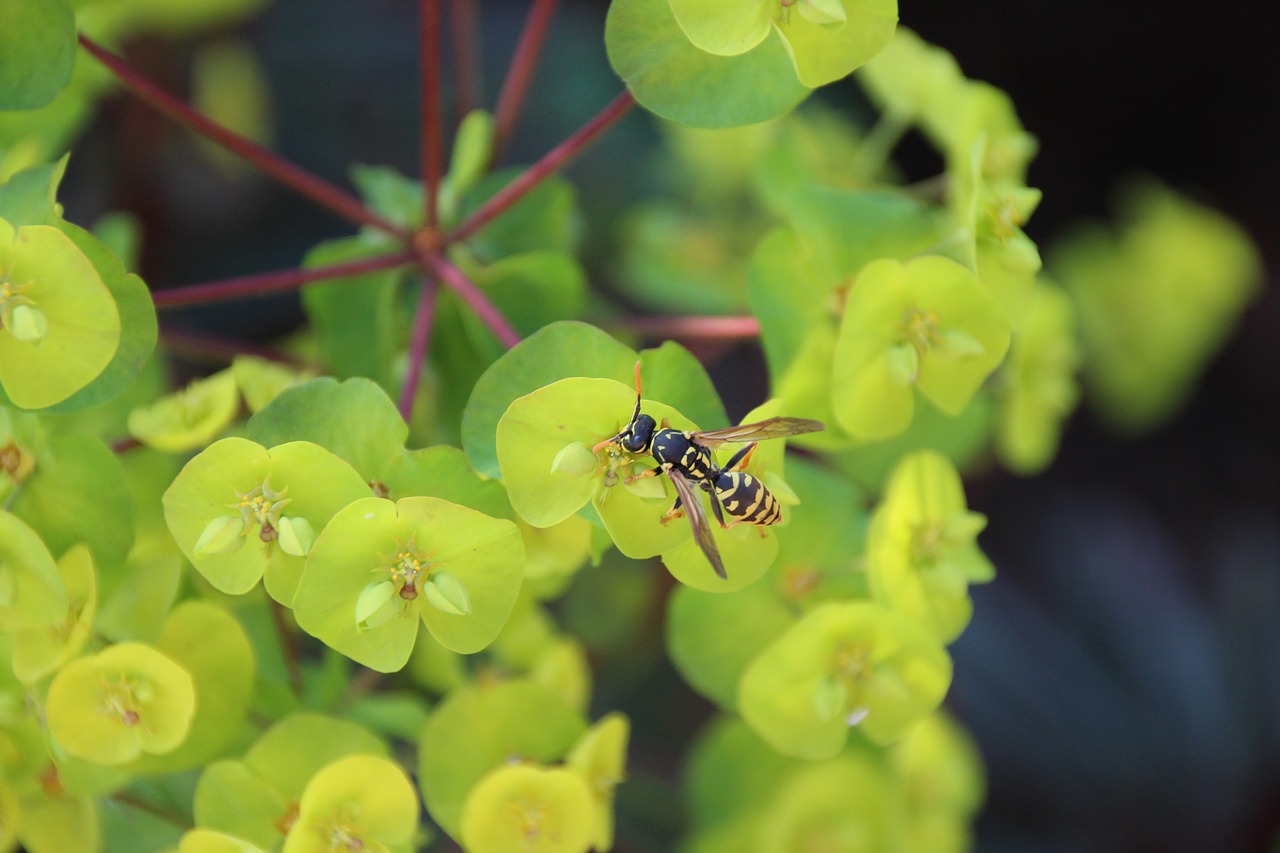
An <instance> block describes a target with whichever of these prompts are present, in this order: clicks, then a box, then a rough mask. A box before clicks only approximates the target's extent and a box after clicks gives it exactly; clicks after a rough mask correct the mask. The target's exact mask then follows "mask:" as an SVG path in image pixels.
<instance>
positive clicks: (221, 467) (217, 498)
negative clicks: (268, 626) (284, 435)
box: [164, 438, 369, 606]
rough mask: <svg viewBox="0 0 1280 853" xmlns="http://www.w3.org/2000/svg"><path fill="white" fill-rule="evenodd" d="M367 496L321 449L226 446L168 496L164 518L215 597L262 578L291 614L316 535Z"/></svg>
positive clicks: (347, 469) (194, 467)
mask: <svg viewBox="0 0 1280 853" xmlns="http://www.w3.org/2000/svg"><path fill="white" fill-rule="evenodd" d="M368 494H369V486H368V485H367V484H366V483H365V482H364V480H362V479H361V478H360V475H359V474H357V473H356V471H355V469H354V468H352V467H351V466H350V465H348V464H347V463H346V462H344V461H343V460H342V459H339V458H338V457H337V456H334V455H333V454H332V453H330V452H329V451H327V450H325V449H324V448H323V447H320V446H319V445H316V444H311V443H310V442H306V441H292V442H289V443H288V444H282V445H279V446H278V447H273V448H271V449H270V450H267V449H266V448H264V447H263V446H262V445H260V444H257V443H255V442H252V441H248V440H247V439H243V438H224V439H222V440H221V441H217V442H215V443H213V444H211V445H209V447H207V448H205V450H203V451H202V452H200V453H199V454H197V455H196V456H195V457H193V458H192V459H191V461H190V462H188V463H187V464H186V467H184V468H183V469H182V472H181V473H180V474H178V476H177V478H175V479H174V481H173V485H171V486H170V487H169V489H168V490H167V491H166V492H165V493H164V515H165V521H166V522H167V523H168V525H169V530H170V532H172V533H173V538H174V539H175V540H176V541H177V543H178V547H179V548H181V549H182V553H184V554H185V555H186V556H187V559H188V560H190V561H191V563H192V564H193V565H194V566H195V567H196V569H197V570H199V572H200V573H201V574H202V575H204V576H205V578H206V579H208V581H209V582H210V583H211V584H213V585H214V586H215V587H216V588H217V589H219V590H220V591H222V592H225V593H228V594H230V595H241V594H243V593H246V592H248V591H249V590H251V589H253V587H254V586H255V585H256V584H257V583H258V579H259V578H264V580H265V584H266V588H267V592H268V593H270V595H271V597H272V598H274V599H275V600H276V601H279V602H280V603H281V604H284V605H286V606H288V605H290V604H291V603H292V602H293V596H294V593H295V591H296V590H297V587H298V578H299V577H300V576H301V575H302V568H303V565H304V562H305V558H306V554H307V552H308V551H309V550H310V547H311V545H312V541H310V540H312V539H313V538H314V536H315V534H318V533H319V531H321V530H322V529H323V528H324V526H325V524H326V523H328V521H329V519H330V518H332V517H333V514H334V513H336V512H337V511H338V510H339V509H341V508H342V507H344V506H346V505H347V504H349V503H351V502H352V501H354V500H358V499H360V498H362V497H365V496H367V495H368Z"/></svg>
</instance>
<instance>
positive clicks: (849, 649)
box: [738, 601, 951, 759]
mask: <svg viewBox="0 0 1280 853" xmlns="http://www.w3.org/2000/svg"><path fill="white" fill-rule="evenodd" d="M950 684H951V659H950V658H949V657H948V656H947V653H946V651H945V650H944V649H943V647H942V644H941V643H939V642H938V640H936V639H935V638H934V637H933V636H932V635H930V634H929V633H928V632H927V631H926V630H924V629H923V628H921V627H920V626H919V625H917V624H916V623H914V622H912V621H911V620H910V619H908V618H907V617H905V616H903V615H901V614H899V613H895V612H893V611H891V610H889V609H887V608H885V607H884V606H882V605H880V604H879V603H876V602H869V601H857V602H849V603H832V604H824V605H822V606H820V607H817V608H815V609H813V610H811V611H810V612H809V613H808V614H806V615H805V616H803V617H802V618H801V619H800V621H798V622H797V623H796V624H795V625H794V626H792V627H791V628H790V629H789V630H788V631H787V632H786V633H785V634H783V635H782V636H780V637H779V638H778V639H777V640H775V641H774V642H773V644H772V645H770V646H769V647H768V648H767V649H765V650H764V652H762V653H761V654H760V656H759V657H757V658H756V659H755V661H754V662H753V663H752V664H751V666H749V667H748V668H747V671H746V672H745V673H743V676H742V681H741V683H740V684H739V688H738V707H739V710H740V711H741V713H742V716H743V718H744V719H745V720H746V721H747V723H748V724H750V725H751V727H752V728H753V729H755V731H756V733H757V734H759V735H760V736H761V737H762V738H764V739H765V740H766V741H767V742H768V743H769V744H770V745H772V746H773V747H774V748H775V749H777V750H778V751H780V752H783V753H786V754H787V755H794V756H797V757H800V758H810V759H820V758H830V757H831V756H833V755H835V754H836V753H838V752H839V751H840V750H841V749H842V748H843V747H844V744H845V740H846V739H847V737H848V734H849V729H850V728H851V727H853V726H858V727H859V728H860V729H861V730H862V731H863V732H864V733H865V734H866V736H867V737H868V738H869V739H871V740H872V741H874V742H876V743H881V744H883V743H889V742H892V741H894V740H896V739H898V738H900V737H902V735H904V734H905V733H906V732H907V731H908V730H909V729H910V728H911V726H912V725H914V724H915V723H916V722H918V721H919V720H920V719H922V718H924V717H925V716H926V715H928V714H929V713H930V712H932V711H933V710H934V709H935V708H937V707H938V705H939V703H941V702H942V697H943V696H944V695H946V692H947V688H948V686H950Z"/></svg>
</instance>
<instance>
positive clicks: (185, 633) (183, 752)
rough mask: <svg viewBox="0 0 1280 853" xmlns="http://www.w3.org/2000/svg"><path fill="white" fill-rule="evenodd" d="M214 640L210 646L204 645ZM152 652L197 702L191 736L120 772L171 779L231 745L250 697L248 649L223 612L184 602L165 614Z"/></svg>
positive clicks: (241, 630) (242, 634) (203, 603)
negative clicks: (164, 659) (178, 673)
mask: <svg viewBox="0 0 1280 853" xmlns="http://www.w3.org/2000/svg"><path fill="white" fill-rule="evenodd" d="M210 637H217V638H218V641H217V642H216V643H211V642H209V638H210ZM155 647H156V648H157V649H158V650H159V651H161V652H163V653H164V654H165V655H167V656H168V657H169V658H171V659H172V660H173V661H174V662H176V663H178V664H179V665H180V666H181V667H182V668H183V669H184V670H186V671H187V672H188V673H190V675H191V678H192V681H193V682H194V684H195V690H196V695H197V696H199V698H200V703H199V705H197V706H196V712H195V716H194V717H193V718H192V720H191V734H190V736H189V737H188V738H187V739H186V741H185V742H183V744H182V745H181V746H179V747H178V748H177V749H175V750H172V751H170V752H166V753H164V754H163V755H142V756H139V758H138V760H137V761H136V762H134V763H132V764H130V765H129V766H128V767H126V768H124V769H126V770H128V771H130V772H132V773H138V774H154V773H175V772H178V771H180V770H188V769H190V768H194V767H200V766H202V765H204V764H206V763H207V762H209V761H210V760H211V759H213V758H214V757H215V756H220V755H222V754H223V753H224V752H225V751H226V749H227V747H228V746H230V745H231V744H233V743H235V742H237V739H238V738H239V737H240V736H241V735H242V733H243V731H244V726H245V723H246V720H245V712H246V711H247V710H248V708H249V702H250V700H251V699H252V698H253V696H254V680H255V675H256V668H255V665H254V651H253V646H252V644H251V643H250V642H249V636H248V635H247V634H246V633H245V629H244V628H243V627H242V626H241V624H240V622H239V621H238V620H237V619H236V617H235V616H234V615H232V613H231V612H230V611H228V610H227V609H226V608H223V607H220V606H218V605H217V604H214V603H212V602H209V601H202V600H200V599H190V600H187V601H183V602H182V603H180V604H179V605H178V606H177V607H175V608H173V610H172V611H170V612H169V615H168V618H167V619H165V623H164V628H163V629H162V630H161V632H160V636H159V637H157V638H156V640H155Z"/></svg>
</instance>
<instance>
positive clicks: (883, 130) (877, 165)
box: [853, 112, 911, 181]
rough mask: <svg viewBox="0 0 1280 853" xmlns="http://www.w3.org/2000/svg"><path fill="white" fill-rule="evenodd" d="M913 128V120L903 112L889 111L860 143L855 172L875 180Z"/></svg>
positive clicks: (854, 165) (854, 166)
mask: <svg viewBox="0 0 1280 853" xmlns="http://www.w3.org/2000/svg"><path fill="white" fill-rule="evenodd" d="M910 128H911V121H910V120H909V119H908V118H907V117H906V116H904V115H902V114H901V113H895V112H887V113H884V114H882V115H881V116H880V120H879V121H877V122H876V123H875V125H873V126H872V128H871V130H870V131H868V132H867V135H866V136H864V137H863V138H862V142H861V143H860V144H859V145H858V155H857V159H856V160H855V162H854V164H853V173H854V174H855V175H861V176H862V177H863V178H865V179H866V180H868V181H870V180H874V179H875V177H876V176H877V175H879V174H880V172H881V171H883V169H884V167H885V164H887V163H888V162H889V155H891V154H892V153H893V149H894V148H896V147H897V145H898V143H899V142H901V141H902V137H903V136H904V135H905V134H906V132H907V131H908V130H909V129H910Z"/></svg>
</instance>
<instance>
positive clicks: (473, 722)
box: [418, 680, 590, 839]
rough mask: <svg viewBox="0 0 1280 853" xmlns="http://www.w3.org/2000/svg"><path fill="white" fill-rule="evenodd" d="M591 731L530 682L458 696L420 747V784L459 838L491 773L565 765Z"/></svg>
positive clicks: (432, 722) (434, 717)
mask: <svg viewBox="0 0 1280 853" xmlns="http://www.w3.org/2000/svg"><path fill="white" fill-rule="evenodd" d="M585 730H586V723H585V722H584V721H583V719H582V717H581V716H579V715H578V713H577V712H576V711H574V710H573V709H572V708H570V707H569V706H568V705H566V704H565V703H564V702H563V701H562V700H560V699H559V698H558V697H556V696H555V695H553V694H552V693H551V692H550V691H548V690H547V689H546V688H544V687H541V686H539V685H537V684H534V683H533V682H530V681H523V680H522V681H509V682H506V683H502V684H496V685H488V686H483V687H467V688H463V689H460V690H455V691H453V692H452V693H450V694H449V696H448V698H447V699H445V700H444V701H443V702H441V703H440V705H439V706H437V707H436V708H435V710H434V711H433V713H432V714H431V717H430V718H429V719H428V721H427V725H426V727H425V728H424V729H423V731H422V738H421V740H420V741H419V743H418V756H419V766H418V782H419V784H420V785H422V791H423V795H424V798H425V800H426V803H427V809H428V811H430V812H431V817H432V818H433V819H434V820H435V821H436V823H438V824H440V826H441V828H443V829H444V831H445V832H447V833H449V834H450V835H452V836H453V837H454V838H455V839H460V838H461V837H462V815H463V808H464V804H465V803H466V802H467V799H468V796H469V794H470V792H471V791H472V789H473V788H474V787H475V786H476V784H477V783H478V782H479V781H480V780H481V779H482V778H483V777H484V776H485V775H486V774H488V773H489V772H490V771H492V770H494V769H495V768H497V767H500V766H502V765H504V764H507V763H510V762H511V761H512V760H517V761H530V762H538V763H543V764H546V763H550V762H554V761H559V760H560V759H561V758H563V757H564V755H565V753H566V752H568V751H569V749H570V748H572V746H573V744H574V743H575V742H577V741H578V739H579V738H580V737H581V736H582V733H583V732H584V731H585ZM584 789H585V785H584ZM587 805H588V806H589V805H590V803H589V802H588V803H587Z"/></svg>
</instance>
